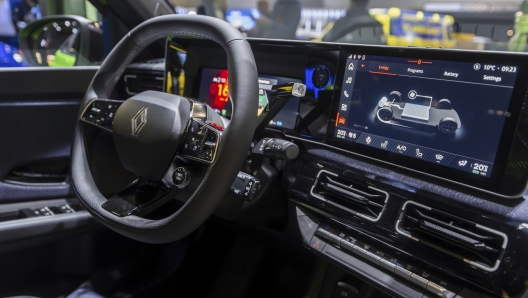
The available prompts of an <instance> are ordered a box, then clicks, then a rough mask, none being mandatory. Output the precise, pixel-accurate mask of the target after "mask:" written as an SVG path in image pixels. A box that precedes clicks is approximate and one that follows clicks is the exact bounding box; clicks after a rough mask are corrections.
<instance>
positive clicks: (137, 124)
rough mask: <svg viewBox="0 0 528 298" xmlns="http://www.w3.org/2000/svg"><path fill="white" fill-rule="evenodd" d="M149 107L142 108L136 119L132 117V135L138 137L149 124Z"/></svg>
mask: <svg viewBox="0 0 528 298" xmlns="http://www.w3.org/2000/svg"><path fill="white" fill-rule="evenodd" d="M147 111H148V108H147V107H142V108H141V109H140V110H139V111H138V112H137V113H136V115H135V116H134V117H132V135H133V136H137V135H138V133H139V132H140V131H141V129H142V128H143V126H145V124H147Z"/></svg>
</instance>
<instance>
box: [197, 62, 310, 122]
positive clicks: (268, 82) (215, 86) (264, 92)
mask: <svg viewBox="0 0 528 298" xmlns="http://www.w3.org/2000/svg"><path fill="white" fill-rule="evenodd" d="M227 74H228V72H227V70H226V69H217V68H203V69H202V77H201V82H200V89H199V92H198V100H200V101H202V102H205V103H207V104H208V105H209V106H210V107H211V108H213V109H215V111H216V112H217V113H218V114H220V115H222V116H224V117H227V118H230V117H231V113H232V110H233V107H232V105H231V101H230V98H229V88H228V78H227ZM289 82H300V81H299V80H296V79H290V78H283V77H277V76H265V75H259V98H258V110H257V111H255V112H256V115H258V116H260V114H261V113H262V112H263V111H264V109H266V107H267V105H268V99H269V96H270V91H271V88H272V86H273V85H277V84H285V83H289ZM256 100H257V99H256ZM298 111H299V98H296V97H294V98H291V99H290V100H289V101H288V103H287V104H286V105H285V106H284V107H283V108H282V110H281V111H280V112H279V113H278V114H277V116H275V118H274V119H272V120H271V121H270V123H269V126H273V127H277V128H285V129H294V128H295V125H296V123H297V115H298Z"/></svg>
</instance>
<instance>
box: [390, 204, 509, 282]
mask: <svg viewBox="0 0 528 298" xmlns="http://www.w3.org/2000/svg"><path fill="white" fill-rule="evenodd" d="M396 230H397V232H398V233H400V234H402V235H405V236H407V237H409V238H411V239H414V240H416V241H418V242H420V243H422V244H424V245H427V246H429V247H430V248H432V249H435V250H438V251H440V252H442V253H446V254H447V255H449V256H452V257H454V258H456V259H459V260H460V262H464V263H466V264H467V263H470V264H471V265H474V266H476V267H478V268H480V269H483V270H485V271H488V272H493V271H495V270H497V269H498V266H499V264H500V261H501V258H502V255H503V252H504V249H505V247H506V244H507V242H508V239H507V236H506V235H505V234H504V233H501V232H499V231H495V230H493V229H491V228H486V227H482V226H480V225H477V224H476V223H473V222H470V221H468V220H465V219H463V218H460V217H457V216H454V215H451V214H449V213H445V212H443V211H440V210H436V209H433V208H429V207H427V206H424V205H421V204H418V203H415V202H412V201H409V202H406V203H405V204H404V207H403V208H402V213H401V214H400V217H399V220H398V221H397V224H396Z"/></svg>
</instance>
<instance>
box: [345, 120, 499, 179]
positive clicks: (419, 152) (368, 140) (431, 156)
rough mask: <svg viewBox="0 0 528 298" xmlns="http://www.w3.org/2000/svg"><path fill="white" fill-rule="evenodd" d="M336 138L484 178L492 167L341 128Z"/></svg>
mask: <svg viewBox="0 0 528 298" xmlns="http://www.w3.org/2000/svg"><path fill="white" fill-rule="evenodd" d="M336 137H337V138H339V139H343V140H347V141H351V142H355V143H359V144H363V145H366V146H370V147H374V148H378V149H382V150H386V151H389V152H392V153H396V154H401V155H405V156H409V157H412V158H416V159H421V160H424V161H428V162H431V163H436V164H439V165H443V166H448V167H451V168H456V169H459V170H462V171H465V172H469V173H473V174H476V175H480V176H485V177H489V175H490V173H491V170H492V167H493V164H492V163H489V162H485V161H481V160H477V159H472V158H469V157H465V156H460V155H456V154H452V153H449V152H444V151H440V150H435V149H431V148H427V147H423V146H418V145H415V144H411V143H407V142H402V141H398V140H394V139H390V138H386V137H381V136H377V135H373V134H369V133H365V132H360V131H356V130H353V129H348V128H343V127H338V128H337V129H336Z"/></svg>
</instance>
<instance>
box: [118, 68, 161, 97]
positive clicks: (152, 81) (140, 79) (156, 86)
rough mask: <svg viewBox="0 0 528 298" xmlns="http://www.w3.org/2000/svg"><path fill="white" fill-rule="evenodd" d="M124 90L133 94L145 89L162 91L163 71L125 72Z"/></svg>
mask: <svg viewBox="0 0 528 298" xmlns="http://www.w3.org/2000/svg"><path fill="white" fill-rule="evenodd" d="M123 79H124V81H125V87H126V92H127V93H128V94H129V95H134V94H138V93H141V92H143V91H147V90H153V91H160V92H161V91H163V73H161V74H153V73H145V74H126V75H124V76H123Z"/></svg>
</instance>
